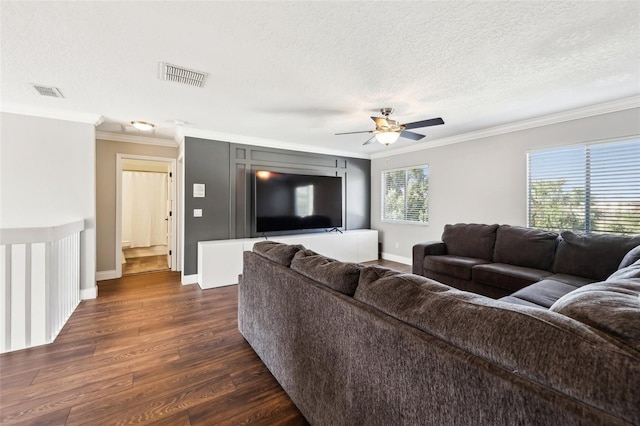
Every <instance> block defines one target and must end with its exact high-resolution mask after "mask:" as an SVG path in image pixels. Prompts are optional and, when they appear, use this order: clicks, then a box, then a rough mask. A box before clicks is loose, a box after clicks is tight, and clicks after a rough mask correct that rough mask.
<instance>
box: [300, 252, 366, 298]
mask: <svg viewBox="0 0 640 426" xmlns="http://www.w3.org/2000/svg"><path fill="white" fill-rule="evenodd" d="M362 268H363V266H362V265H358V264H357V263H346V262H340V261H337V260H335V259H330V258H328V257H324V256H322V255H320V254H317V253H315V252H313V251H311V250H300V251H299V252H297V253H296V254H295V256H293V259H292V260H291V269H292V270H294V271H297V272H299V273H301V274H302V275H304V276H305V277H307V278H311V279H312V280H314V281H317V282H318V283H320V284H323V285H325V286H327V287H329V288H331V289H333V290H335V291H337V292H340V293H342V294H345V295H347V296H353V293H355V291H356V288H357V287H358V281H359V279H360V271H361V270H362Z"/></svg>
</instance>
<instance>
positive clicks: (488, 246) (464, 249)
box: [442, 223, 498, 260]
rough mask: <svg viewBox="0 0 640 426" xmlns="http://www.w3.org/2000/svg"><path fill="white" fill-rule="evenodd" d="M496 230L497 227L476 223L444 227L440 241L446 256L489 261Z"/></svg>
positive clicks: (491, 255)
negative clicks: (444, 248) (444, 246)
mask: <svg viewBox="0 0 640 426" xmlns="http://www.w3.org/2000/svg"><path fill="white" fill-rule="evenodd" d="M497 229H498V225H482V224H477V223H456V224H455V225H445V226H444V232H443V233H442V241H443V242H444V243H445V245H446V246H447V254H452V255H454V256H463V257H473V258H476V259H484V260H491V258H492V257H493V247H494V245H495V243H496V230H497Z"/></svg>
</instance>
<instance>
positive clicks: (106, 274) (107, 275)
mask: <svg viewBox="0 0 640 426" xmlns="http://www.w3.org/2000/svg"><path fill="white" fill-rule="evenodd" d="M117 278H120V277H119V276H118V273H117V272H116V270H115V269H111V270H110V271H98V272H96V281H104V280H115V279H117Z"/></svg>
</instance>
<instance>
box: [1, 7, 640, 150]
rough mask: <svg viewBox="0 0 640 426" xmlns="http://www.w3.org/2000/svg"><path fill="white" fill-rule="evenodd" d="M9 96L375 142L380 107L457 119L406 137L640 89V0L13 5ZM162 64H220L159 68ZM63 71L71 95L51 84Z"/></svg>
mask: <svg viewBox="0 0 640 426" xmlns="http://www.w3.org/2000/svg"><path fill="white" fill-rule="evenodd" d="M0 7H1V10H0V14H1V36H2V38H1V43H2V44H1V51H2V63H1V89H2V92H1V101H2V108H3V109H4V110H12V109H14V110H15V109H18V108H19V109H22V110H24V109H29V108H33V109H37V110H48V109H51V110H58V111H69V112H82V113H93V114H100V115H103V116H104V118H105V122H104V123H103V124H101V125H100V126H99V128H98V130H103V131H110V132H124V133H127V134H131V133H128V132H129V129H127V127H126V124H127V123H129V122H130V121H132V120H144V121H151V122H154V123H155V124H156V125H157V127H156V130H155V134H154V137H156V138H173V137H174V135H175V132H176V129H177V127H176V125H175V120H181V121H184V122H186V124H185V125H184V127H185V131H186V132H187V133H189V132H195V133H198V132H200V134H206V132H212V134H215V133H219V134H230V135H239V136H238V137H239V139H242V137H248V138H262V139H267V140H272V141H281V142H284V143H285V144H288V145H289V146H291V145H292V144H300V146H301V147H305V146H319V147H322V148H323V149H326V150H335V151H341V152H353V153H360V154H367V153H373V152H376V151H380V150H383V149H385V148H384V147H383V146H381V145H379V144H371V145H368V146H364V147H363V146H362V143H363V142H364V141H365V140H366V139H368V136H367V135H366V134H361V135H347V136H334V133H336V132H348V131H356V130H369V129H373V127H374V125H373V121H371V119H370V118H369V116H371V115H378V114H377V113H376V112H375V111H376V109H378V108H380V107H386V106H390V107H393V108H395V110H396V112H395V114H394V115H393V116H392V118H395V119H397V120H399V121H401V122H410V121H417V120H421V119H426V118H432V117H442V118H444V120H445V122H446V124H445V125H443V126H438V127H431V128H427V129H417V130H416V132H418V133H424V134H426V135H427V137H426V138H424V139H423V140H422V141H420V142H412V141H409V140H406V139H400V141H399V142H397V143H396V144H395V145H394V146H393V148H401V147H407V146H409V145H413V144H416V143H420V144H428V143H429V141H432V140H435V139H439V138H444V137H449V136H454V135H459V134H463V133H466V132H471V131H475V130H479V129H484V128H488V127H493V126H498V125H502V124H507V123H512V122H515V121H519V120H524V119H528V118H532V117H538V116H542V115H547V114H552V113H556V112H560V111H565V110H569V109H574V108H580V107H584V106H589V105H593V104H598V103H602V102H607V101H611V100H616V99H621V98H626V97H630V96H638V95H639V94H640V2H637V1H621V2H616V1H606V2H604V1H603V2H562V1H530V2H444V1H443V2H284V1H273V2H190V1H164V2H147V1H144V2H102V1H97V2H89V1H78V2H27V1H24V2H20V1H13V2H12V1H10V2H7V1H2V3H1V6H0ZM160 62H168V63H171V64H175V65H180V66H184V67H187V68H193V69H196V70H200V71H204V72H207V73H209V77H208V80H207V82H206V84H205V87H204V88H196V87H190V86H186V85H181V84H178V83H174V82H166V81H162V80H160V79H159V78H158V68H159V63H160ZM29 83H38V84H45V85H52V86H55V87H57V88H59V89H60V91H61V92H62V94H63V95H64V96H65V98H64V99H55V98H47V97H43V96H40V95H39V94H38V93H37V92H36V91H35V89H34V88H33V87H31V86H30V84H29Z"/></svg>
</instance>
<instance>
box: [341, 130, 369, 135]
mask: <svg viewBox="0 0 640 426" xmlns="http://www.w3.org/2000/svg"><path fill="white" fill-rule="evenodd" d="M356 133H373V130H362V131H361V132H343V133H336V135H355V134H356Z"/></svg>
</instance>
